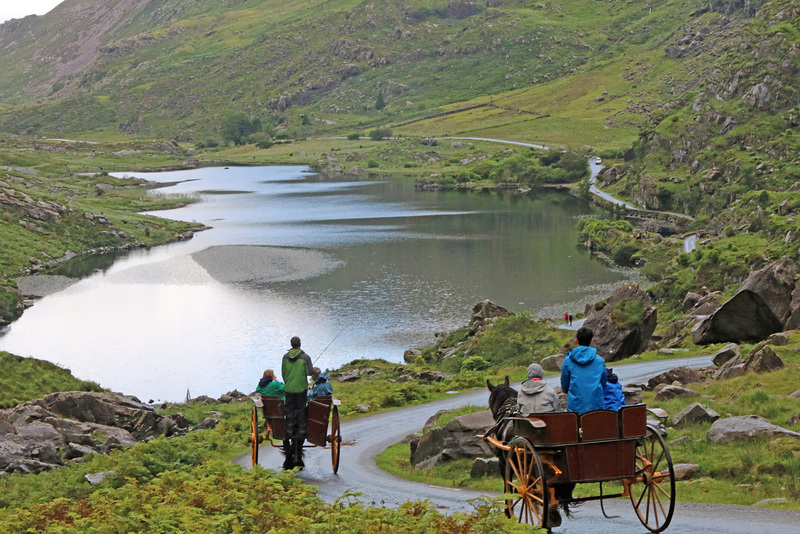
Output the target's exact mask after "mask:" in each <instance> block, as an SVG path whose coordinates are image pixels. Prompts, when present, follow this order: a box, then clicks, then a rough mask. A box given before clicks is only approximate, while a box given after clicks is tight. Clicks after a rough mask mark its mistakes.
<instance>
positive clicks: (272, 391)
mask: <svg viewBox="0 0 800 534" xmlns="http://www.w3.org/2000/svg"><path fill="white" fill-rule="evenodd" d="M256 393H261V394H262V395H274V396H276V397H280V399H281V400H283V399H285V397H286V396H285V395H284V393H283V382H279V381H277V380H275V373H274V372H273V371H272V369H267V370H266V371H264V376H263V377H262V378H261V380H259V381H258V387H257V388H256Z"/></svg>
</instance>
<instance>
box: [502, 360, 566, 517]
mask: <svg viewBox="0 0 800 534" xmlns="http://www.w3.org/2000/svg"><path fill="white" fill-rule="evenodd" d="M486 387H487V388H489V391H490V393H489V410H490V411H491V412H492V417H493V418H494V422H495V424H494V426H493V427H492V428H491V429H489V431H488V432H487V433H486V435H487V436H488V435H492V434H494V436H495V437H496V438H497V440H498V441H502V442H503V443H508V442H510V441H511V440H512V439H513V438H514V425H513V421H512V420H511V419H510V418H511V417H512V416H513V415H514V414H515V413H516V412H517V395H518V392H517V390H516V389H514V388H512V387H511V383H510V380H509V378H508V376H506V377H505V381H504V382H503V383H500V384H497V385H493V384H492V383H491V382H490V381H489V380H486ZM490 446H491V445H490ZM491 448H492V450H493V452H494V454H495V456H497V459H498V460H499V467H500V477H501V478H503V480H505V476H506V463H507V462H508V451H504V450H502V449H499V448H497V447H493V446H492V447H491ZM574 488H575V484H572V483H566V484H554V485H553V489H554V492H555V497H556V498H557V499H558V500H559V501H561V502H567V503H568V502H569V501H570V500H571V499H572V490H573V489H574ZM559 508H560V509H561V510H563V512H564V515H566V516H567V517H569V516H570V507H569V504H561V505H559V506H558V507H550V509H549V510H548V511H547V526H548V528H550V527H557V526H559V525H561V515H560V514H559V512H558V510H559ZM506 515H507V516H510V515H511V510H509V509H506Z"/></svg>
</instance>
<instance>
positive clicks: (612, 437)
mask: <svg viewBox="0 0 800 534" xmlns="http://www.w3.org/2000/svg"><path fill="white" fill-rule="evenodd" d="M647 412H648V410H647V408H646V406H645V405H644V404H637V405H634V406H626V407H623V408H622V409H621V410H620V411H619V412H614V411H609V410H594V411H591V412H587V413H584V414H582V415H578V414H577V413H575V412H563V413H546V414H533V415H531V416H528V417H511V418H510V419H512V421H513V427H514V431H513V436H514V437H513V438H512V439H511V440H510V441H509V442H507V443H504V442H502V441H499V440H497V439H495V438H493V437H491V436H489V435H487V436H484V439H486V440H487V441H489V442H490V443H491V444H492V445H494V446H495V447H497V448H499V449H501V450H503V451H507V458H506V469H505V476H504V482H505V492H506V493H511V494H516V495H515V498H513V499H509V500H508V501H506V505H507V509H508V512H509V514H510V515H511V516H518V517H519V521H520V522H527V523H530V524H539V525H541V526H542V527H545V528H547V527H548V525H547V523H548V513H547V512H548V510H549V509H550V507H552V506H557V505H559V504H569V503H578V502H583V501H589V500H600V501H601V505H602V499H605V498H614V497H629V498H630V500H631V504H632V505H633V509H634V510H635V511H636V514H637V516H638V517H639V520H640V521H641V522H642V524H643V525H644V526H645V527H646V528H647V529H648V530H649V531H651V532H662V531H664V530H665V529H666V528H667V527H668V526H669V523H670V521H671V520H672V514H673V511H674V509H675V473H674V470H673V466H672V458H671V457H670V454H669V450H668V448H667V445H666V443H665V442H664V439H663V438H662V436H661V434H660V433H659V432H658V430H657V429H656V428H655V427H654V426H651V425H648V424H647ZM651 412H652V413H653V414H655V415H656V416H657V417H666V413H665V412H664V411H663V410H651ZM613 481H618V482H621V492H620V493H616V494H611V495H604V494H603V483H604V482H613ZM569 483H600V486H599V487H600V494H599V495H596V496H590V497H578V498H572V497H570V498H564V497H561V500H559V498H558V497H557V495H558V492H556V491H554V490H555V489H556V486H557V485H558V484H569ZM603 514H604V515H605V510H603Z"/></svg>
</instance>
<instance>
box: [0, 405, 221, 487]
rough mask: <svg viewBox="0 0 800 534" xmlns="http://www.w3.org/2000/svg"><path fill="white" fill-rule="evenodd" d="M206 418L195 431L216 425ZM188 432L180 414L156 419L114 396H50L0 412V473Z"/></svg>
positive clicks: (39, 469)
mask: <svg viewBox="0 0 800 534" xmlns="http://www.w3.org/2000/svg"><path fill="white" fill-rule="evenodd" d="M217 422H218V421H217V420H216V419H211V418H209V419H206V420H205V421H203V422H202V423H201V424H200V425H198V427H196V429H200V428H210V427H213V426H214V425H216V423H217ZM189 430H190V428H189V423H188V421H187V420H186V418H185V417H184V416H183V415H182V414H180V413H177V414H174V415H169V416H161V415H159V414H157V413H156V412H155V410H154V409H153V407H152V406H150V405H147V404H143V403H141V402H139V401H138V400H137V399H136V398H135V397H125V396H123V395H120V394H117V393H89V392H82V391H71V392H62V393H53V394H51V395H48V396H46V397H44V398H42V399H37V400H34V401H30V402H26V403H24V404H20V405H18V406H16V407H14V408H10V409H6V410H0V472H6V473H39V472H42V471H48V470H51V469H55V468H57V467H60V466H62V465H66V464H68V463H71V462H75V461H80V459H81V458H83V457H85V456H88V455H92V454H104V453H107V452H109V451H111V450H114V449H119V448H122V447H128V446H130V445H133V444H134V443H136V442H137V441H144V440H149V439H152V438H154V437H157V436H162V435H163V436H168V437H169V436H176V435H181V434H185V433H186V432H188V431H189Z"/></svg>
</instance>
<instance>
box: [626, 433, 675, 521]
mask: <svg viewBox="0 0 800 534" xmlns="http://www.w3.org/2000/svg"><path fill="white" fill-rule="evenodd" d="M628 491H629V493H630V497H631V503H632V504H633V509H634V510H636V515H638V516H639V521H641V522H642V525H644V526H645V528H647V529H648V530H649V531H650V532H662V531H664V530H665V529H666V528H667V527H668V526H669V522H670V521H671V520H672V512H673V511H674V510H675V471H674V470H673V467H672V457H671V456H670V455H669V450H668V449H667V445H666V443H664V438H662V437H661V435H660V434H659V433H658V432H656V431H655V430H654V429H652V428H651V427H648V428H647V436H646V437H645V438H643V439H642V441H641V442H640V443H637V444H636V473H635V475H634V478H633V479H631V480H630V481H629V482H628Z"/></svg>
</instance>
